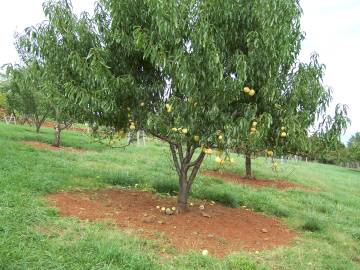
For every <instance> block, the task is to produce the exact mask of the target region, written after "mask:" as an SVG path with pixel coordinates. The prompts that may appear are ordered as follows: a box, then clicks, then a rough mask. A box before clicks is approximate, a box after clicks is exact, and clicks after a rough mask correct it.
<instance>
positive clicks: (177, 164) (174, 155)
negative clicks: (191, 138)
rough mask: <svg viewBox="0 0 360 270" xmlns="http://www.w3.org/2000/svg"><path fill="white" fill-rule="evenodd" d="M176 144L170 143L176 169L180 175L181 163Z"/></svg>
mask: <svg viewBox="0 0 360 270" xmlns="http://www.w3.org/2000/svg"><path fill="white" fill-rule="evenodd" d="M175 147H176V146H175V145H174V144H171V143H170V150H171V154H172V157H173V161H174V165H175V169H176V172H177V173H178V175H179V176H180V174H181V170H180V164H179V159H178V157H177V153H176V148H175Z"/></svg>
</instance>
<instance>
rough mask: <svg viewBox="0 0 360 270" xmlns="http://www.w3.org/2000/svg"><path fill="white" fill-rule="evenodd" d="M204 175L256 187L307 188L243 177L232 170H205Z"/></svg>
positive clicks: (282, 181)
mask: <svg viewBox="0 0 360 270" xmlns="http://www.w3.org/2000/svg"><path fill="white" fill-rule="evenodd" d="M202 175H205V176H210V177H214V178H219V179H221V180H224V181H226V182H230V183H235V184H243V185H249V186H252V187H255V188H262V187H272V188H277V189H280V190H283V189H289V188H301V189H306V187H304V186H302V185H299V184H295V183H291V182H288V181H284V180H263V179H248V178H244V177H241V176H240V175H238V174H236V173H231V172H219V171H205V172H203V173H202Z"/></svg>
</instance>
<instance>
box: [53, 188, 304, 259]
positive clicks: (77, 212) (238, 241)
mask: <svg viewBox="0 0 360 270" xmlns="http://www.w3.org/2000/svg"><path fill="white" fill-rule="evenodd" d="M47 199H48V200H49V201H50V202H51V203H52V204H53V205H54V206H55V207H57V208H58V209H59V212H60V215H61V216H73V217H78V218H80V219H82V220H88V221H95V220H110V221H112V222H114V223H115V224H116V225H117V226H119V227H120V228H123V229H124V231H129V230H130V231H131V232H135V234H137V235H140V236H142V237H145V238H149V239H156V240H158V241H160V243H161V244H162V245H164V246H169V247H173V248H176V250H177V251H179V252H181V253H185V252H187V251H189V250H195V251H199V252H202V251H203V250H208V252H209V254H210V255H214V256H218V257H223V256H225V255H228V254H230V253H232V252H236V251H241V250H249V251H259V250H264V249H270V248H275V247H278V246H284V245H289V244H290V243H291V241H292V240H293V239H294V238H295V237H296V236H297V233H296V232H294V231H291V230H289V229H288V228H286V227H285V226H284V225H282V224H281V222H280V221H279V220H278V219H276V218H270V217H267V216H265V215H262V214H259V213H255V212H253V211H251V210H250V209H239V208H228V207H224V206H221V205H218V204H215V203H214V202H211V203H209V202H205V203H204V202H194V203H191V204H192V206H189V211H187V212H185V213H183V214H176V213H172V214H171V215H168V214H166V213H165V212H162V211H161V207H165V208H170V209H171V208H172V207H174V206H175V205H176V198H175V197H166V198H164V197H161V196H159V195H156V194H153V193H150V192H145V191H138V190H128V189H115V188H113V189H103V190H97V191H76V192H63V193H56V194H51V195H49V196H48V197H47ZM202 206H204V209H203V210H201V209H200V208H202ZM159 207H160V209H159ZM170 209H169V210H170Z"/></svg>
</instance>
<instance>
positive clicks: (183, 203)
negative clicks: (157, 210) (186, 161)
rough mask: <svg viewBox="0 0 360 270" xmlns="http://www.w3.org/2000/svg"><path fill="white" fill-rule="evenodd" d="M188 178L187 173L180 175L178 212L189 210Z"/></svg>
mask: <svg viewBox="0 0 360 270" xmlns="http://www.w3.org/2000/svg"><path fill="white" fill-rule="evenodd" d="M186 178H187V176H186V173H185V174H182V175H180V176H179V193H178V198H177V209H178V213H183V212H186V210H187V200H188V192H187V179H186Z"/></svg>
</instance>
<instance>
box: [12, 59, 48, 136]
mask: <svg viewBox="0 0 360 270" xmlns="http://www.w3.org/2000/svg"><path fill="white" fill-rule="evenodd" d="M42 77H43V71H42V70H41V67H40V66H39V65H38V64H37V63H36V62H34V63H28V65H26V66H23V67H21V66H15V67H12V66H9V67H8V78H9V85H8V92H7V100H8V104H9V109H10V110H11V111H13V112H15V113H16V114H20V115H21V116H22V117H23V118H25V119H29V118H30V124H32V123H34V124H35V127H36V132H39V131H40V128H41V126H42V124H43V123H44V121H45V120H46V117H48V116H50V115H51V107H50V106H49V105H50V103H49V99H48V97H47V96H46V95H45V92H44V88H43V85H42Z"/></svg>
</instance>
